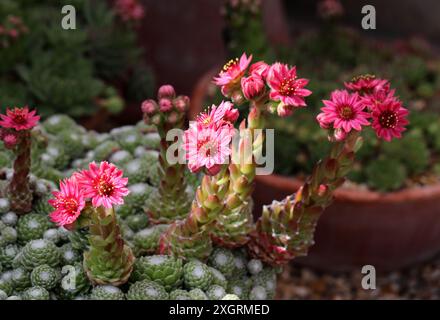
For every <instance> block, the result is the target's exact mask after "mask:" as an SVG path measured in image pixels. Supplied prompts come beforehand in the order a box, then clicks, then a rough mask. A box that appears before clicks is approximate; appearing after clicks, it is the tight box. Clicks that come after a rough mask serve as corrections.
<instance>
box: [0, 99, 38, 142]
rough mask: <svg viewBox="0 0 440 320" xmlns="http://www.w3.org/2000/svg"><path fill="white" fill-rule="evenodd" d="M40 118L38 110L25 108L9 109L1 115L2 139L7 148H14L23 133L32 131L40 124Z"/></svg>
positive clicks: (0, 136)
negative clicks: (37, 113)
mask: <svg viewBox="0 0 440 320" xmlns="http://www.w3.org/2000/svg"><path fill="white" fill-rule="evenodd" d="M39 120H40V116H38V115H36V110H32V111H29V108H28V107H27V106H26V107H24V108H14V109H9V108H8V109H7V110H6V114H0V126H1V127H2V130H1V131H0V138H1V139H2V140H3V143H4V144H5V147H6V148H9V149H12V148H14V147H15V146H16V145H17V143H18V140H19V134H20V132H22V131H27V130H31V129H32V128H33V127H35V126H36V125H37V124H38V121H39Z"/></svg>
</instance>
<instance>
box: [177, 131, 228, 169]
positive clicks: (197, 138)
mask: <svg viewBox="0 0 440 320" xmlns="http://www.w3.org/2000/svg"><path fill="white" fill-rule="evenodd" d="M232 136H233V128H231V127H230V126H228V125H224V126H220V127H216V126H210V127H205V126H203V125H200V124H199V123H192V124H191V125H190V127H189V129H188V130H186V131H185V135H184V148H185V151H186V159H187V160H188V168H189V169H190V171H191V172H198V171H200V170H201V169H205V172H206V173H207V174H209V175H215V174H217V173H218V172H219V170H220V169H221V165H222V164H225V163H227V162H228V161H229V156H230V154H231V146H230V143H231V140H232Z"/></svg>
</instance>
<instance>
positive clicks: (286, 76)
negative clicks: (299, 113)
mask: <svg viewBox="0 0 440 320" xmlns="http://www.w3.org/2000/svg"><path fill="white" fill-rule="evenodd" d="M267 81H268V84H269V87H270V88H271V91H270V95H269V96H270V98H271V99H272V100H274V101H281V102H282V103H284V104H285V105H289V106H293V107H302V106H306V103H305V101H304V97H307V96H309V95H311V94H312V92H311V91H310V90H307V89H304V87H305V86H306V85H307V84H308V83H309V80H307V79H298V78H297V76H296V67H293V68H291V69H289V66H288V65H287V64H281V63H278V62H277V63H274V64H273V65H272V66H271V67H270V69H269V72H268V74H267Z"/></svg>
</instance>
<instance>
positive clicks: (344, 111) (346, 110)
mask: <svg viewBox="0 0 440 320" xmlns="http://www.w3.org/2000/svg"><path fill="white" fill-rule="evenodd" d="M339 116H340V117H341V118H342V119H344V120H351V119H353V118H354V112H353V109H352V108H351V107H350V106H347V105H344V106H341V107H340V108H339Z"/></svg>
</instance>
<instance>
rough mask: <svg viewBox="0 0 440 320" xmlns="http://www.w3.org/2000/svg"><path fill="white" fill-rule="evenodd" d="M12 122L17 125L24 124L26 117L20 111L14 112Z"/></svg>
mask: <svg viewBox="0 0 440 320" xmlns="http://www.w3.org/2000/svg"><path fill="white" fill-rule="evenodd" d="M14 122H15V123H18V124H25V123H26V117H25V116H24V114H23V113H22V112H21V111H16V112H15V114H14Z"/></svg>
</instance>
